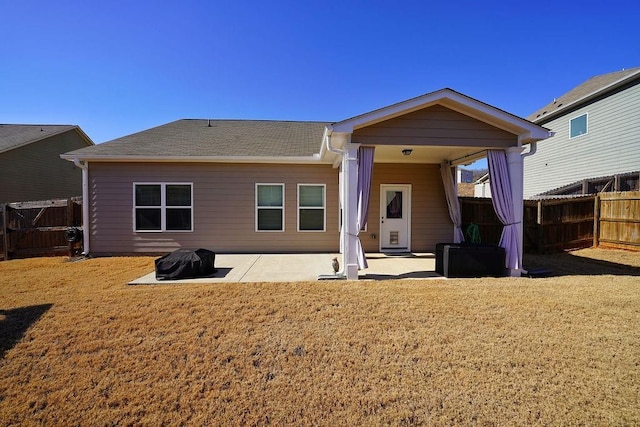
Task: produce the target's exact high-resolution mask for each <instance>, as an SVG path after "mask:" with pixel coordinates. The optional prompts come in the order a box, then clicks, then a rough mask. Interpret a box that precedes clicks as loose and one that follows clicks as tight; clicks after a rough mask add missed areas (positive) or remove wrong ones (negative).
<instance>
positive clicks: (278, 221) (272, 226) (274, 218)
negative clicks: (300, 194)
mask: <svg viewBox="0 0 640 427" xmlns="http://www.w3.org/2000/svg"><path fill="white" fill-rule="evenodd" d="M256 231H284V184H256Z"/></svg>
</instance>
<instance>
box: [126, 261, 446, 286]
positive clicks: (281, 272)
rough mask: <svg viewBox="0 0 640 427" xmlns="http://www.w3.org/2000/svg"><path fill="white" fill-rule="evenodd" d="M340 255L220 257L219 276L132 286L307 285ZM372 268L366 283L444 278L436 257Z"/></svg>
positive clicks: (147, 280) (146, 279) (149, 277)
mask: <svg viewBox="0 0 640 427" xmlns="http://www.w3.org/2000/svg"><path fill="white" fill-rule="evenodd" d="M334 257H338V259H340V255H339V254H328V253H320V254H216V260H215V267H216V269H217V272H216V273H215V274H213V275H211V276H209V277H203V278H198V279H182V280H157V279H156V277H155V271H152V272H150V273H149V274H146V275H144V276H142V277H140V278H138V279H136V280H134V281H132V282H130V283H129V284H130V285H155V284H182V283H219V282H303V281H315V280H317V279H318V276H320V275H331V274H333V269H332V267H331V260H332V259H333V258H334ZM367 262H368V263H369V268H367V269H365V270H361V271H360V273H359V278H360V279H362V280H391V279H427V278H442V276H440V275H439V274H437V273H436V272H435V255H434V254H432V253H406V254H367Z"/></svg>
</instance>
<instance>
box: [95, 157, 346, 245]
mask: <svg viewBox="0 0 640 427" xmlns="http://www.w3.org/2000/svg"><path fill="white" fill-rule="evenodd" d="M89 171H90V174H89V179H90V189H91V195H90V199H91V212H90V216H91V227H92V229H91V252H92V254H94V255H107V254H129V253H166V252H171V251H173V250H175V249H178V248H181V247H184V248H199V247H202V248H206V249H211V250H213V251H215V252H220V253H224V252H227V253H228V252H237V253H242V252H244V253H251V252H335V251H337V250H338V248H339V232H338V171H337V170H336V169H334V168H332V167H331V166H330V165H317V166H316V165H268V164H247V165H243V164H210V163H207V164H205V163H90V165H89ZM134 182H173V183H179V182H189V183H193V210H194V211H193V229H194V231H193V232H179V233H171V232H164V233H150V232H143V233H136V232H134V231H133V211H132V208H133V196H132V194H133V193H132V192H133V190H132V189H133V183H134ZM274 182H276V183H284V184H285V231H284V232H282V233H264V232H256V231H255V184H256V183H274ZM299 183H312V184H317V183H326V185H327V187H326V188H327V193H326V203H327V211H326V214H327V227H326V231H324V232H314V233H300V232H297V231H296V230H297V224H296V221H297V199H296V198H297V184H299Z"/></svg>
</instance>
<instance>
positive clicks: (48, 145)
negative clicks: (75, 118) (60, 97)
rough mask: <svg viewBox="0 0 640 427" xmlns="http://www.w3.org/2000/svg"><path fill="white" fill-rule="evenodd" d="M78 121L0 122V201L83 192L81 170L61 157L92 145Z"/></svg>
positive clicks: (27, 199)
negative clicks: (30, 123)
mask: <svg viewBox="0 0 640 427" xmlns="http://www.w3.org/2000/svg"><path fill="white" fill-rule="evenodd" d="M92 145H94V144H93V141H91V139H90V138H89V137H88V136H87V135H86V134H85V133H84V132H83V131H82V129H80V127H78V126H75V125H22V124H0V203H8V202H27V201H34V200H49V199H54V198H68V197H75V196H80V195H81V194H82V172H81V170H80V169H79V168H78V167H76V166H74V165H73V163H69V162H67V161H64V160H62V159H61V158H60V155H61V154H62V153H66V152H68V151H70V150H76V149H79V148H84V147H88V146H92Z"/></svg>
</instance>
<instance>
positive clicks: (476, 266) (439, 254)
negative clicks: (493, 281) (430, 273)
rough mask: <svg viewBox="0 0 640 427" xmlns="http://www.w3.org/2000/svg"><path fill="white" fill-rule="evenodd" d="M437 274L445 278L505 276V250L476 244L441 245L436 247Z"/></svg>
mask: <svg viewBox="0 0 640 427" xmlns="http://www.w3.org/2000/svg"><path fill="white" fill-rule="evenodd" d="M436 273H438V274H441V275H443V276H445V277H485V276H494V277H501V276H504V274H505V251H504V248H502V247H500V246H495V245H485V244H474V243H439V244H437V245H436Z"/></svg>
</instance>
